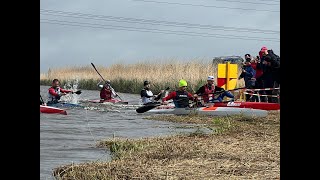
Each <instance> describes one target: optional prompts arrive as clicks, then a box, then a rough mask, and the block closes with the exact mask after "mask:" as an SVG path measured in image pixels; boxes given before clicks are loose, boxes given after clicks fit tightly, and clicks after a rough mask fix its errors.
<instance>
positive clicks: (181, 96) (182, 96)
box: [173, 91, 189, 108]
mask: <svg viewBox="0 0 320 180" xmlns="http://www.w3.org/2000/svg"><path fill="white" fill-rule="evenodd" d="M173 102H174V104H175V106H176V108H185V107H188V106H189V98H188V92H187V91H183V92H181V91H176V97H175V98H174V99H173Z"/></svg>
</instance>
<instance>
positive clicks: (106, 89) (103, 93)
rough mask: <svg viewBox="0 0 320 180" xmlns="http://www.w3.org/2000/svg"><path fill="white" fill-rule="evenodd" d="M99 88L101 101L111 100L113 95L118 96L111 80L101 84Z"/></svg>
mask: <svg viewBox="0 0 320 180" xmlns="http://www.w3.org/2000/svg"><path fill="white" fill-rule="evenodd" d="M99 88H101V90H100V100H101V101H104V100H111V99H112V98H113V97H115V96H116V95H115V93H114V91H113V89H112V88H111V85H110V80H107V81H106V83H105V84H104V85H102V84H100V85H99Z"/></svg>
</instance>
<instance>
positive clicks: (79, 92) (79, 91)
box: [74, 90, 82, 94]
mask: <svg viewBox="0 0 320 180" xmlns="http://www.w3.org/2000/svg"><path fill="white" fill-rule="evenodd" d="M74 93H75V94H81V93H82V92H81V90H78V91H76V92H74Z"/></svg>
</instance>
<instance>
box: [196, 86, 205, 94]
mask: <svg viewBox="0 0 320 180" xmlns="http://www.w3.org/2000/svg"><path fill="white" fill-rule="evenodd" d="M204 90H205V89H204V86H201V87H200V88H199V89H198V91H197V92H196V94H198V95H200V94H204Z"/></svg>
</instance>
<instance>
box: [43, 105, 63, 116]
mask: <svg viewBox="0 0 320 180" xmlns="http://www.w3.org/2000/svg"><path fill="white" fill-rule="evenodd" d="M40 113H47V114H64V115H67V111H66V110H64V109H60V108H56V107H51V106H42V105H40Z"/></svg>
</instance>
